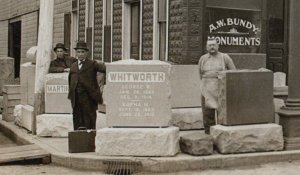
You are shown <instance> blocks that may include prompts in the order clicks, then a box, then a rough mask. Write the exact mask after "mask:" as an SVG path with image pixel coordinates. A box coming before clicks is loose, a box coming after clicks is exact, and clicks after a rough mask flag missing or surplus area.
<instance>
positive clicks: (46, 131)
mask: <svg viewBox="0 0 300 175" xmlns="http://www.w3.org/2000/svg"><path fill="white" fill-rule="evenodd" d="M36 120H37V122H36V134H37V135H38V136H42V137H68V133H69V132H70V131H73V117H72V115H71V114H42V115H38V116H37V119H36Z"/></svg>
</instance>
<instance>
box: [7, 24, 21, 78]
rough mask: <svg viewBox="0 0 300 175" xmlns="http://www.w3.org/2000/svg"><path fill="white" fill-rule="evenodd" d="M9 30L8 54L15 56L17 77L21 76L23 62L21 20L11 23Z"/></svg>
mask: <svg viewBox="0 0 300 175" xmlns="http://www.w3.org/2000/svg"><path fill="white" fill-rule="evenodd" d="M8 31H9V34H8V36H9V39H8V43H9V44H8V56H9V57H11V58H14V62H15V63H14V64H15V65H14V68H15V78H19V77H20V64H21V21H17V22H13V23H10V24H9V27H8Z"/></svg>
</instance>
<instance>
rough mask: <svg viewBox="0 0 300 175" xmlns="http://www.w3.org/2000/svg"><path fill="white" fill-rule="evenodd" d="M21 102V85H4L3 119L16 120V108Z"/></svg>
mask: <svg viewBox="0 0 300 175" xmlns="http://www.w3.org/2000/svg"><path fill="white" fill-rule="evenodd" d="M20 103H21V100H20V85H5V86H4V87H3V114H2V115H3V120H5V121H7V122H12V121H14V120H15V117H14V115H13V113H14V108H15V106H16V105H18V104H20Z"/></svg>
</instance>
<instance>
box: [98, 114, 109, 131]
mask: <svg viewBox="0 0 300 175" xmlns="http://www.w3.org/2000/svg"><path fill="white" fill-rule="evenodd" d="M106 127H107V121H106V114H104V113H101V112H97V120H96V130H98V129H102V128H106Z"/></svg>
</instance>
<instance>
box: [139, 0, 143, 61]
mask: <svg viewBox="0 0 300 175" xmlns="http://www.w3.org/2000/svg"><path fill="white" fill-rule="evenodd" d="M139 45H140V46H139V47H140V48H139V50H140V51H139V52H140V53H139V59H140V60H142V52H143V0H140V43H139Z"/></svg>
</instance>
